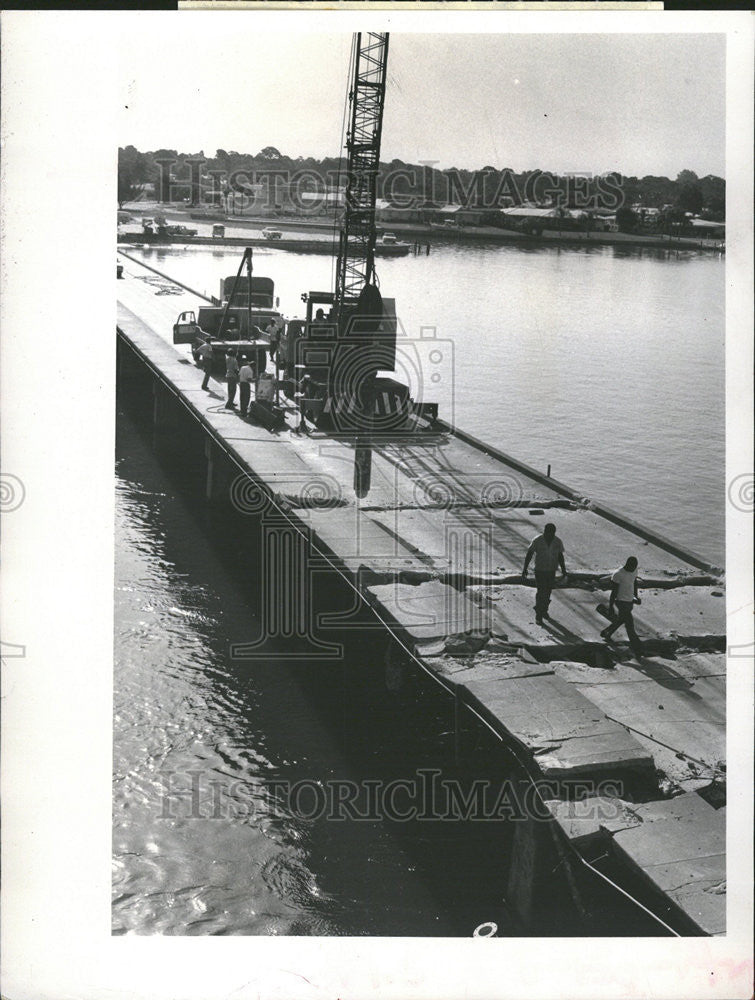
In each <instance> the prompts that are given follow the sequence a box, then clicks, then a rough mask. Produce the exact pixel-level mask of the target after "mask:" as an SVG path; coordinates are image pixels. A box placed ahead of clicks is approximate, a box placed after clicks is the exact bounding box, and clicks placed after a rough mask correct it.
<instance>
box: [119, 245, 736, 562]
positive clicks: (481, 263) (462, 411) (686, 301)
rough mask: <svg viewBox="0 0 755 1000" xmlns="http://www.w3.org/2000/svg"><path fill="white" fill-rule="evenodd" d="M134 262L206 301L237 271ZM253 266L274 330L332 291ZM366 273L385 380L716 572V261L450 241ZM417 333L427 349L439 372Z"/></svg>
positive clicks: (170, 253) (720, 288)
mask: <svg viewBox="0 0 755 1000" xmlns="http://www.w3.org/2000/svg"><path fill="white" fill-rule="evenodd" d="M135 256H137V257H142V259H144V260H146V261H148V262H151V263H152V265H153V266H156V267H158V268H161V269H164V270H165V271H166V272H167V273H169V274H171V275H174V276H175V277H177V278H179V279H180V280H183V281H184V282H186V283H187V284H188V285H190V286H191V287H193V288H196V289H197V290H198V291H200V292H205V291H206V292H207V294H210V295H212V294H215V295H217V294H218V285H219V279H220V278H221V277H223V276H225V275H228V274H233V273H235V271H236V269H237V267H238V260H239V254H238V251H237V250H235V249H234V250H230V249H229V250H226V251H211V250H208V249H206V248H186V249H185V250H175V249H171V250H159V249H151V250H146V251H135ZM254 262H255V272H256V273H257V274H264V275H267V276H269V277H271V278H273V279H274V280H275V284H276V292H277V294H278V295H279V296H280V299H281V310H282V311H283V312H284V314H285V315H287V316H295V315H302V302H301V298H300V296H301V293H302V292H304V291H308V290H310V289H316V290H320V291H322V290H327V289H329V288H331V287H332V273H333V264H332V261H331V260H330V258H328V257H321V256H311V255H305V254H302V255H300V254H291V253H287V252H284V251H280V250H268V249H267V248H262V249H259V250H256V251H255V253H254ZM378 273H379V278H380V283H381V290H382V291H383V294H384V295H385V296H391V297H393V298H395V300H396V310H397V315H398V317H399V319H400V321H401V324H402V327H403V330H404V332H405V335H406V337H405V340H403V341H401V343H405V345H406V346H405V347H404V348H403V350H401V351H400V353H399V356H400V364H399V368H400V369H401V368H403V369H405V371H404V374H407V375H410V376H411V375H412V374H413V373H414V372H415V371H416V370H417V368H418V367H419V369H420V375H419V378H418V380H419V382H420V386H419V387H420V388H421V389H422V391H423V393H424V395H425V397H426V398H428V399H437V400H438V401H439V402H440V404H441V416H443V417H444V418H445V419H448V420H450V421H452V422H455V423H456V424H457V425H458V426H459V427H460V428H462V429H463V430H466V431H468V432H470V433H472V434H474V435H476V436H478V437H479V438H481V439H482V440H484V441H488V442H490V443H491V444H493V445H496V446H498V447H499V448H501V449H502V450H503V451H505V452H507V453H508V454H510V455H512V456H514V457H515V458H518V459H520V460H522V461H524V462H527V463H528V464H530V465H532V466H534V467H535V468H538V469H540V470H542V471H543V472H545V471H546V469H547V467H548V465H550V466H551V472H552V475H553V476H554V477H555V478H557V479H560V480H561V481H562V482H565V483H567V484H568V485H570V486H573V487H574V488H576V489H578V490H580V491H583V492H584V493H585V495H586V496H589V497H592V498H594V499H597V500H602V501H603V502H604V503H607V504H608V505H609V506H612V507H614V509H616V510H618V511H619V512H621V513H624V514H627V515H629V516H631V517H634V518H635V519H636V520H638V521H639V522H640V523H642V524H646V525H647V526H649V527H652V528H655V529H656V530H658V531H660V532H662V533H664V534H666V535H667V536H669V537H670V538H672V539H674V540H675V541H677V542H680V543H681V544H683V545H686V546H688V547H689V548H691V549H692V550H694V551H697V552H700V553H701V554H702V555H704V556H706V557H707V558H709V559H711V560H713V561H717V562H718V563H722V561H723V555H724V511H723V501H724V496H725V488H724V289H725V284H724V282H725V265H724V260H723V258H722V257H720V256H718V255H714V254H700V253H696V252H694V251H679V252H678V253H677V252H669V251H656V250H644V249H643V250H639V249H631V248H630V249H626V248H622V247H573V248H571V247H570V248H557V247H538V248H532V249H522V248H521V247H514V246H488V245H479V244H477V243H470V244H466V245H465V244H463V243H457V242H454V243H449V244H445V245H444V244H443V243H433V245H432V249H431V253H430V255H429V256H425V255H424V254H422V255H420V256H418V257H414V256H410V257H404V258H386V259H379V260H378ZM423 328H424V329H425V331H426V332H427V331H434V332H435V336H436V337H437V340H438V341H439V342H440V344H441V348H442V350H441V353H442V355H443V359H442V361H441V362H440V364H439V365H437V366H433V365H432V364H429V363H428V361H427V359H428V356H429V353H430V348H429V346H428V344H429V342H428V341H427V340H424V341H423V340H422V336H421V332H422V330H423ZM417 356H419V357H420V358H421V359H422V360H421V361H420V363H419V365H418V363H417V361H416V358H417ZM401 359H403V360H404V361H406V363H403V362H402V360H401ZM436 373H437V374H439V375H440V376H441V378H440V381H439V383H438V384H437V385H436V384H431V383H430V378H431V377H432V375H433V374H436ZM418 380H417V378H416V377H415V380H414V382H413V384H412V388H413V389H415V388H417V381H418ZM564 542H565V544H566V546H567V550H568V544H569V540H568V538H567V539H564Z"/></svg>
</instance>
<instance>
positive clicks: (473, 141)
mask: <svg viewBox="0 0 755 1000" xmlns="http://www.w3.org/2000/svg"><path fill="white" fill-rule="evenodd" d="M233 17H234V21H233V22H231V21H230V20H226V18H225V17H224V16H223V15H222V14H221V15H220V16H219V17H215V18H214V19H212V21H208V20H206V19H205V20H203V21H202V22H199V21H195V20H194V15H191V14H189V15H188V16H184V17H182V18H180V19H179V20H180V25H176V22H175V20H174V21H173V26H172V28H171V30H170V32H167V31H163V30H161V27H160V23H159V22H156V23H154V27H153V29H152V30H150V28H149V22H150V21H151V18H144V19H141V18H140V21H142V22H144V23H143V30H140V31H139V32H138V33H137V32H136V31H134V30H133V28H131V26H130V25H129V29H130V34H132V35H133V39H130V38H128V36H126V37H125V38H124V44H123V46H122V47H121V79H122V81H123V84H122V105H121V114H122V120H121V123H120V127H119V137H120V138H119V143H120V145H126V144H128V143H133V145H135V146H136V147H137V148H139V149H141V150H148V149H157V148H159V147H166V148H171V149H177V150H178V151H179V152H198V151H199V150H201V149H203V150H204V152H205V154H206V155H208V156H210V155H214V153H215V150H216V149H217V148H219V147H220V148H224V149H227V150H237V151H239V152H244V153H256V152H258V151H259V150H260V149H262V148H263V147H264V146H267V145H273V146H276V147H277V148H278V149H280V150H281V152H283V153H285V154H287V155H290V156H294V157H296V156H300V155H301V156H315V157H318V158H320V157H323V156H327V155H330V156H336V155H338V153H339V148H340V136H341V121H342V114H343V101H344V95H345V92H346V84H347V71H348V62H349V50H350V44H351V36H350V35H349V34H337V35H336V34H310V33H306V34H301V33H299V32H297V31H287V32H285V33H284V32H281V31H276V32H269V31H261V30H259V28H258V23H259V22H256V21H255V20H254V19H253V17H246V18H244V17H243V15H241V18H242V19H240V18H239V16H238V15H233ZM213 22H214V23H213ZM247 23H248V27H247ZM131 24H133V22H131ZM231 26H232V27H233V30H228V29H229V27H231ZM724 62H725V42H724V36H723V35H719V34H631V35H630V34H624V35H616V34H614V35H611V34H582V35H578V34H540V35H534V34H496V35H491V34H488V35H477V34H406V33H393V34H392V35H391V39H390V49H389V59H388V75H389V80H388V91H387V97H386V110H385V121H384V131H383V145H382V153H381V158H382V159H383V160H391V159H393V158H394V157H395V158H399V159H403V160H405V161H407V162H419V161H420V160H433V161H437V162H438V164H439V166H441V167H448V166H458V167H468V168H475V167H482V166H484V165H486V164H491V165H492V166H494V167H498V168H500V167H504V166H509V167H512V168H513V169H514V170H523V169H528V168H535V167H540V168H542V169H552V170H554V171H586V172H591V173H602V172H604V171H606V170H612V169H616V170H619V171H621V172H623V173H625V174H628V175H632V174H636V175H638V176H643V175H645V174H658V175H666V176H669V177H672V178H673V177H675V176H676V175H677V173H678V172H679V171H680V170H682V169H685V168H688V169H691V170H694V171H695V172H696V173H698V174H699V175H700V176H703V175H705V174H708V173H713V174H718V175H720V176H723V175H724V117H725V114H724V108H725V93H724V70H725V65H724Z"/></svg>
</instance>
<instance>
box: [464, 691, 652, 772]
mask: <svg viewBox="0 0 755 1000" xmlns="http://www.w3.org/2000/svg"><path fill="white" fill-rule="evenodd" d="M459 683H463V682H461V681H459ZM463 689H464V690H463V692H462V697H463V699H464V700H465V701H468V702H469V703H470V705H472V706H473V707H474V708H475V710H477V711H479V712H480V714H481V715H482V716H483V717H484V718H485V719H486V720H487V721H488V722H489V723H490V724H491V725H492V726H493V728H495V729H497V730H498V731H499V732H501V733H505V734H508V735H510V736H513V737H514V738H515V739H517V740H518V741H519V742H520V743H522V744H524V745H525V746H526V747H527V748H528V749H529V751H530V752H531V753H532V754H533V755H534V756H535V759H536V761H537V764H538V766H539V767H540V770H541V771H542V772H543V773H544V774H545V775H546V776H551V777H560V778H561V777H564V778H565V777H569V776H575V775H585V774H606V773H608V774H617V773H621V772H622V771H625V770H626V769H632V770H646V769H648V768H652V757H651V756H650V755H649V754H648V753H647V752H646V751H645V750H644V749H643V748H642V747H641V746H640V745H639V744H638V743H637V741H636V740H634V739H633V738H632V737H631V736H630V735H629V734H628V733H627V732H626V730H624V729H623V728H622V727H621V726H618V725H617V724H616V723H614V722H610V721H609V720H607V719H606V718H605V716H604V714H603V713H602V712H601V711H600V710H599V709H598V708H596V706H595V705H593V704H592V703H591V702H589V701H588V700H587V699H586V698H584V697H582V695H580V694H579V693H578V692H577V691H575V690H574V688H573V687H572V686H571V685H569V684H566V683H565V682H564V681H560V680H559V679H558V678H557V677H556V676H554V675H541V674H537V675H532V676H529V677H520V678H511V679H505V680H504V679H498V680H496V679H484V680H470V681H469V682H468V683H463Z"/></svg>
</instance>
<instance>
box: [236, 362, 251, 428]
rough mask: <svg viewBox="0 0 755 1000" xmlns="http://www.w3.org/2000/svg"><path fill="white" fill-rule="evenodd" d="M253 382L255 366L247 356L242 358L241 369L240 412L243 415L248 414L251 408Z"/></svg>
mask: <svg viewBox="0 0 755 1000" xmlns="http://www.w3.org/2000/svg"><path fill="white" fill-rule="evenodd" d="M252 382H254V368H253V367H252V365H251V363H250V361H249V360H248V359H247V358H242V364H241V368H240V369H239V413H240V414H241V416H242V417H245V416H246V414H247V410H248V409H249V399H250V396H251V392H252Z"/></svg>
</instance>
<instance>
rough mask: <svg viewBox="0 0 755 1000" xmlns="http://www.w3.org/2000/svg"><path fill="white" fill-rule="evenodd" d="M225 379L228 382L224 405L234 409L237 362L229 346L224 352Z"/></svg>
mask: <svg viewBox="0 0 755 1000" xmlns="http://www.w3.org/2000/svg"><path fill="white" fill-rule="evenodd" d="M225 380H226V382H227V383H228V399H227V400H226V404H225V405H226V408H227V409H229V410H234V409H235V408H236V404H235V403H234V399H235V398H236V386H237V385H238V384H239V363H238V361H237V360H236V352H235V351H234V350H233V348H232V347H229V348H228V350H227V351H226V352H225Z"/></svg>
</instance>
